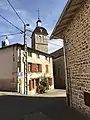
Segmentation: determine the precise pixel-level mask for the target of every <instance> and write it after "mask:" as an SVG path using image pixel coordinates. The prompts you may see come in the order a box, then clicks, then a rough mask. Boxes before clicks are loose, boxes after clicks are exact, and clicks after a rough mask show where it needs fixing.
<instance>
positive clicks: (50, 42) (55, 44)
mask: <svg viewBox="0 0 90 120" xmlns="http://www.w3.org/2000/svg"><path fill="white" fill-rule="evenodd" d="M48 42H49V43H50V44H52V45H55V46H58V47H60V45H58V44H55V43H51V42H50V41H48Z"/></svg>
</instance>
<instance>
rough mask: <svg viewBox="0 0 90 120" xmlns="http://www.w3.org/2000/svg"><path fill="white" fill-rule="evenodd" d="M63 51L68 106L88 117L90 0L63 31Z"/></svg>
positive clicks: (89, 114) (89, 110)
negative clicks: (86, 93)
mask: <svg viewBox="0 0 90 120" xmlns="http://www.w3.org/2000/svg"><path fill="white" fill-rule="evenodd" d="M65 49H66V58H67V73H68V84H69V89H70V91H69V93H70V105H71V106H72V107H74V108H76V109H77V110H79V111H80V112H83V113H85V114H87V115H88V116H90V107H89V106H86V105H85V101H84V91H86V92H88V93H90V0H86V1H85V2H84V4H83V5H82V6H81V8H80V9H79V10H78V11H77V13H76V16H75V17H74V19H73V21H72V22H71V23H70V24H69V25H68V27H67V29H66V30H65ZM89 99H90V98H89ZM89 101H90V100H89Z"/></svg>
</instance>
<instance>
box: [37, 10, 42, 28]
mask: <svg viewBox="0 0 90 120" xmlns="http://www.w3.org/2000/svg"><path fill="white" fill-rule="evenodd" d="M36 25H37V27H41V25H42V21H41V20H40V11H39V9H38V20H37V22H36Z"/></svg>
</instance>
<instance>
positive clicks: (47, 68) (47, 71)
mask: <svg viewBox="0 0 90 120" xmlns="http://www.w3.org/2000/svg"><path fill="white" fill-rule="evenodd" d="M46 73H48V65H46Z"/></svg>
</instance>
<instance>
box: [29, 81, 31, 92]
mask: <svg viewBox="0 0 90 120" xmlns="http://www.w3.org/2000/svg"><path fill="white" fill-rule="evenodd" d="M29 90H32V80H29Z"/></svg>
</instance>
